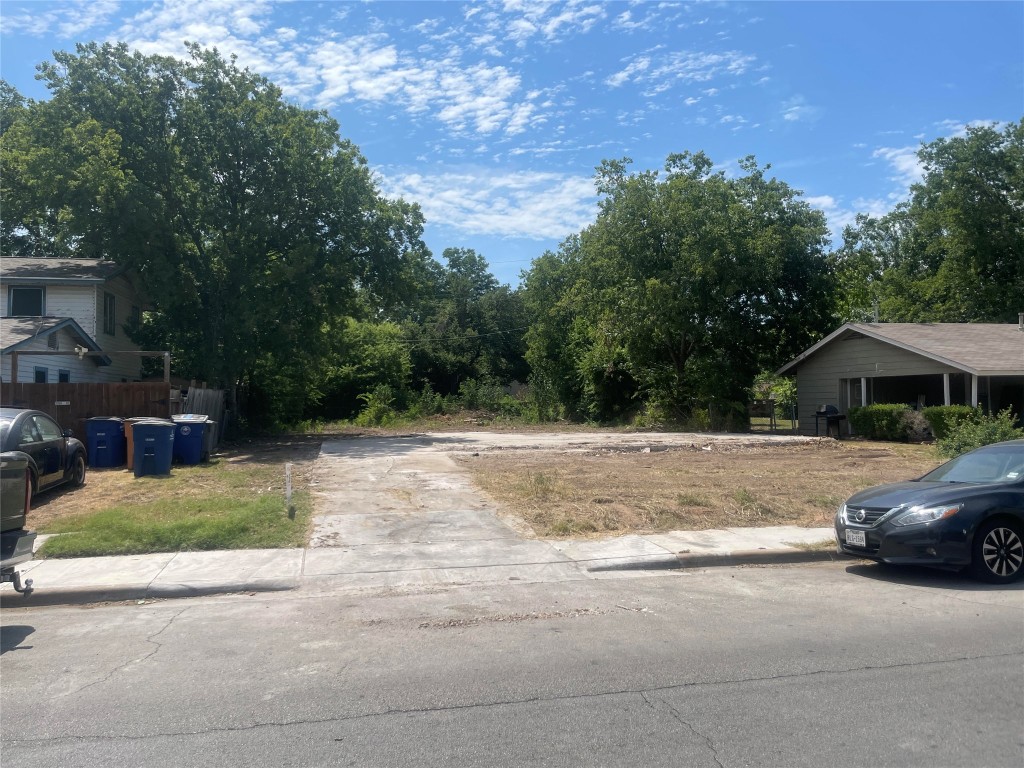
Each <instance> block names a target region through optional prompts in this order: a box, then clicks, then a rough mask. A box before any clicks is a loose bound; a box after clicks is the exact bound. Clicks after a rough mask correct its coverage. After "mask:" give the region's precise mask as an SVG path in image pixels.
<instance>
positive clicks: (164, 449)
mask: <svg viewBox="0 0 1024 768" xmlns="http://www.w3.org/2000/svg"><path fill="white" fill-rule="evenodd" d="M132 443H133V453H134V461H133V464H134V467H133V469H134V472H135V476H136V477H142V476H143V475H169V474H171V460H172V457H173V455H174V422H173V421H167V420H165V419H146V420H145V421H137V422H135V424H134V425H132Z"/></svg>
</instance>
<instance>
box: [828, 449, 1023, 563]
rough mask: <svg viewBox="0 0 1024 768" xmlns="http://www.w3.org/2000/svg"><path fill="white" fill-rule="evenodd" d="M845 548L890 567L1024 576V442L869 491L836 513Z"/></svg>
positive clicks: (985, 451) (972, 454) (838, 536)
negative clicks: (929, 566)
mask: <svg viewBox="0 0 1024 768" xmlns="http://www.w3.org/2000/svg"><path fill="white" fill-rule="evenodd" d="M835 527H836V539H837V542H838V545H839V551H840V552H845V553H846V554H850V555H857V556H859V557H866V558H870V559H872V560H877V561H879V562H884V563H894V564H915V565H931V566H938V567H941V568H951V569H960V568H969V569H970V571H971V573H972V574H973V575H974V576H976V577H977V578H979V579H982V580H984V581H990V582H994V583H1007V582H1010V581H1013V580H1014V579H1018V578H1020V577H1021V575H1022V574H1024V568H1022V565H1024V543H1022V542H1024V440H1011V441H1009V442H1005V443H996V444H994V445H987V446H985V447H983V448H978V449H977V450H975V451H971V452H970V453H965V454H963V455H962V456H958V457H957V458H955V459H953V460H951V461H948V462H946V463H945V464H943V465H942V466H941V467H938V468H937V469H934V470H932V471H931V472H929V473H928V474H927V475H925V476H924V477H922V478H920V479H918V480H914V481H911V482H907V483H893V484H891V485H880V486H878V487H875V488H869V489H868V490H866V491H861V492H860V493H857V494H854V495H853V496H851V497H850V498H849V499H848V500H847V501H846V503H845V504H843V505H842V506H841V507H840V508H839V511H838V512H837V513H836V523H835Z"/></svg>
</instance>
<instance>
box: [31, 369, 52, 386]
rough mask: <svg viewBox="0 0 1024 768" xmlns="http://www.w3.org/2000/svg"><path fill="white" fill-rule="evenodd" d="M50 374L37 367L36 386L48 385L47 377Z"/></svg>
mask: <svg viewBox="0 0 1024 768" xmlns="http://www.w3.org/2000/svg"><path fill="white" fill-rule="evenodd" d="M48 374H49V371H48V370H47V369H46V368H40V367H39V366H38V365H37V366H36V375H35V379H34V381H35V383H36V384H45V383H46V377H47V375H48Z"/></svg>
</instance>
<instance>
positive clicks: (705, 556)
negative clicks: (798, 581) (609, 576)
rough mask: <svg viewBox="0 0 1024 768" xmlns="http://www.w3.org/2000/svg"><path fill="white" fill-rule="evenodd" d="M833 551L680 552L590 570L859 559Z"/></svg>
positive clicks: (588, 569)
mask: <svg viewBox="0 0 1024 768" xmlns="http://www.w3.org/2000/svg"><path fill="white" fill-rule="evenodd" d="M856 559H857V558H855V557H852V556H850V555H843V554H840V553H838V552H834V551H832V550H803V549H747V550H737V551H735V552H680V553H679V554H677V555H673V556H669V557H658V558H654V557H652V558H647V559H643V560H630V561H628V562H622V563H610V564H608V565H595V566H593V567H590V568H587V571H588V572H591V573H600V572H602V571H668V570H681V569H686V568H717V567H723V566H730V565H787V564H798V563H818V562H826V561H830V560H831V561H835V562H840V561H843V560H856Z"/></svg>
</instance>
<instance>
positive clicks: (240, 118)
mask: <svg viewBox="0 0 1024 768" xmlns="http://www.w3.org/2000/svg"><path fill="white" fill-rule="evenodd" d="M189 54H190V57H189V59H188V60H186V61H178V60H175V59H170V58H164V57H157V56H143V55H142V54H140V53H132V52H130V51H129V50H128V48H127V47H126V46H125V45H123V44H119V45H109V44H105V45H97V44H90V45H85V46H79V47H78V49H77V52H76V53H74V54H72V53H67V52H61V53H57V54H55V56H54V59H55V60H54V62H51V63H47V64H44V65H42V66H41V68H40V69H41V77H42V79H43V80H44V81H45V82H46V84H47V86H48V87H49V89H50V91H51V93H52V98H51V99H50V100H49V101H46V102H40V103H29V104H27V105H24V106H23V107H21V106H19V104H18V102H17V99H16V98H12V97H11V96H10V95H8V94H7V93H6V92H5V96H4V100H3V106H4V110H5V116H4V119H3V122H2V123H0V124H7V123H8V120H10V127H9V128H8V129H7V130H6V132H5V134H4V143H3V153H4V154H3V171H4V173H3V174H2V175H3V178H4V179H5V182H4V184H5V186H4V189H3V192H4V199H5V205H4V211H3V214H2V227H0V230H2V234H3V237H4V241H5V242H4V245H5V247H7V246H8V245H9V244H10V245H11V246H17V247H18V248H19V249H20V251H22V252H24V251H26V250H27V251H31V252H33V253H40V252H46V253H65V254H73V255H80V256H98V257H104V258H111V259H115V260H117V261H118V262H119V263H123V264H125V265H126V266H129V267H132V268H133V269H134V270H135V272H136V273H137V274H138V275H139V276H140V279H141V281H142V285H143V288H144V289H145V290H146V291H147V292H148V294H149V297H150V299H151V300H152V303H153V305H154V312H153V313H151V315H150V317H149V318H148V320H149V323H148V325H149V327H148V329H147V332H148V333H149V334H150V335H151V337H158V338H162V340H163V344H164V345H165V346H167V347H169V348H171V349H172V351H173V353H174V359H175V361H176V364H177V366H178V370H179V371H182V372H186V373H187V374H188V375H192V376H195V377H197V378H202V379H205V380H208V381H211V382H219V383H220V384H222V385H224V386H226V387H228V388H229V389H231V390H232V391H234V390H235V389H236V388H239V387H241V389H242V391H243V392H245V393H248V394H249V395H251V396H253V397H256V396H257V393H259V392H262V393H263V394H262V395H260V396H259V398H258V399H259V400H260V401H261V402H269V403H271V404H272V405H276V404H279V403H280V402H281V398H279V397H273V396H268V394H269V392H268V391H269V390H273V391H275V392H277V393H281V396H282V397H285V396H288V395H290V396H291V397H293V398H298V399H299V403H298V404H297V406H298V409H299V410H301V407H302V402H301V400H302V399H303V398H304V397H305V395H304V394H303V393H304V392H306V391H309V392H314V391H315V390H316V387H315V386H311V387H307V388H303V387H301V386H300V387H294V388H290V390H289V391H288V392H285V393H282V390H281V387H280V384H281V382H280V374H279V373H278V372H286V373H287V375H289V376H298V377H299V378H298V380H299V381H300V382H301V381H302V380H303V379H304V378H305V377H304V376H303V371H305V372H307V373H309V372H312V371H316V370H321V369H322V368H323V365H322V363H323V360H322V358H323V357H324V356H325V355H327V354H329V349H330V345H324V344H320V343H319V341H320V338H321V334H322V332H323V329H324V328H325V327H327V326H329V325H330V324H331V323H332V322H335V321H336V320H337V319H338V318H339V317H342V316H344V315H345V314H347V313H349V312H350V311H351V310H352V308H353V305H354V303H355V301H356V291H357V287H358V288H360V289H361V290H362V291H363V292H364V293H365V294H366V295H367V296H371V297H373V299H374V300H375V301H378V302H381V303H387V302H389V301H399V300H400V299H401V293H402V286H403V278H405V277H406V276H407V275H408V274H409V273H410V271H413V270H414V269H415V267H416V264H417V263H418V262H420V261H421V260H422V257H423V254H424V253H425V252H426V249H425V247H424V246H423V244H422V242H421V240H420V236H421V231H422V217H421V215H420V213H419V210H418V208H417V207H416V206H413V205H409V204H407V203H404V202H402V201H399V202H390V201H387V200H384V199H383V198H381V197H380V195H379V194H378V192H377V190H376V188H375V186H374V183H373V180H372V178H371V174H370V171H369V169H368V168H367V165H366V161H365V160H364V159H363V157H362V156H361V155H360V154H359V152H358V150H357V148H356V147H355V146H353V145H352V144H351V143H350V142H348V141H345V140H343V139H341V138H340V137H339V135H338V125H337V123H336V122H335V121H334V120H332V119H331V118H329V117H328V116H327V115H326V114H324V113H322V112H315V111H310V110H303V109H300V108H299V107H296V106H294V105H292V104H289V103H288V102H286V101H285V100H284V99H283V98H282V95H281V91H280V90H279V89H278V88H277V87H276V86H274V85H273V84H272V83H270V82H269V81H267V80H266V79H265V78H263V77H261V76H259V75H258V74H255V73H253V72H250V71H249V70H247V69H240V68H239V67H238V66H237V65H236V64H235V61H234V59H231V60H225V59H224V58H222V57H221V56H220V55H219V54H218V53H217V52H216V51H207V50H202V49H200V48H199V47H198V46H195V45H192V46H190V47H189ZM8 113H9V114H11V115H12V117H10V118H8V117H7V114H8ZM7 179H10V183H9V184H8V182H7V181H6V180H7ZM288 408H289V409H290V410H291V411H294V410H295V409H296V404H294V403H293V404H292V405H290V406H288ZM259 411H260V412H262V413H267V411H266V410H264V409H259ZM269 413H271V415H272V414H273V409H272V408H271V411H269Z"/></svg>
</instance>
